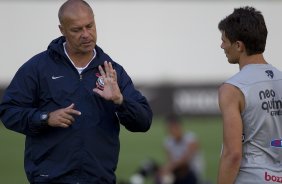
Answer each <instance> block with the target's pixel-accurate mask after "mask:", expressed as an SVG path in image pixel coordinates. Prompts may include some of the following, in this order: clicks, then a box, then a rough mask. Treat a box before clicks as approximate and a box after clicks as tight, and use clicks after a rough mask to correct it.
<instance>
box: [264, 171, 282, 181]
mask: <svg viewBox="0 0 282 184" xmlns="http://www.w3.org/2000/svg"><path fill="white" fill-rule="evenodd" d="M264 180H265V181H270V182H275V183H282V176H275V175H271V174H269V173H267V172H265V173H264Z"/></svg>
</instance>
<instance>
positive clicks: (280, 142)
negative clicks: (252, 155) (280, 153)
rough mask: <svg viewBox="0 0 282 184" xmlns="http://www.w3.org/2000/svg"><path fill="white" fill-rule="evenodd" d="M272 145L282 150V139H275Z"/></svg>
mask: <svg viewBox="0 0 282 184" xmlns="http://www.w3.org/2000/svg"><path fill="white" fill-rule="evenodd" d="M270 145H271V146H273V147H276V148H282V139H274V140H272V141H271V143H270Z"/></svg>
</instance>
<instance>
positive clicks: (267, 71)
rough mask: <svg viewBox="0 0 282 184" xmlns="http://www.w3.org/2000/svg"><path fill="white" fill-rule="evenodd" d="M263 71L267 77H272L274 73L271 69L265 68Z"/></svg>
mask: <svg viewBox="0 0 282 184" xmlns="http://www.w3.org/2000/svg"><path fill="white" fill-rule="evenodd" d="M265 73H266V75H267V77H269V78H271V79H273V77H274V73H273V71H272V70H266V71H265Z"/></svg>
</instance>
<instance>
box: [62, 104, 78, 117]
mask: <svg viewBox="0 0 282 184" xmlns="http://www.w3.org/2000/svg"><path fill="white" fill-rule="evenodd" d="M65 113H67V114H73V115H78V116H80V115H81V112H80V111H78V110H75V109H74V103H72V104H71V105H70V106H68V107H66V108H65Z"/></svg>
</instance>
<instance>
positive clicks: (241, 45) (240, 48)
mask: <svg viewBox="0 0 282 184" xmlns="http://www.w3.org/2000/svg"><path fill="white" fill-rule="evenodd" d="M236 48H237V50H238V51H239V52H244V51H245V44H244V43H243V42H242V41H236Z"/></svg>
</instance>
